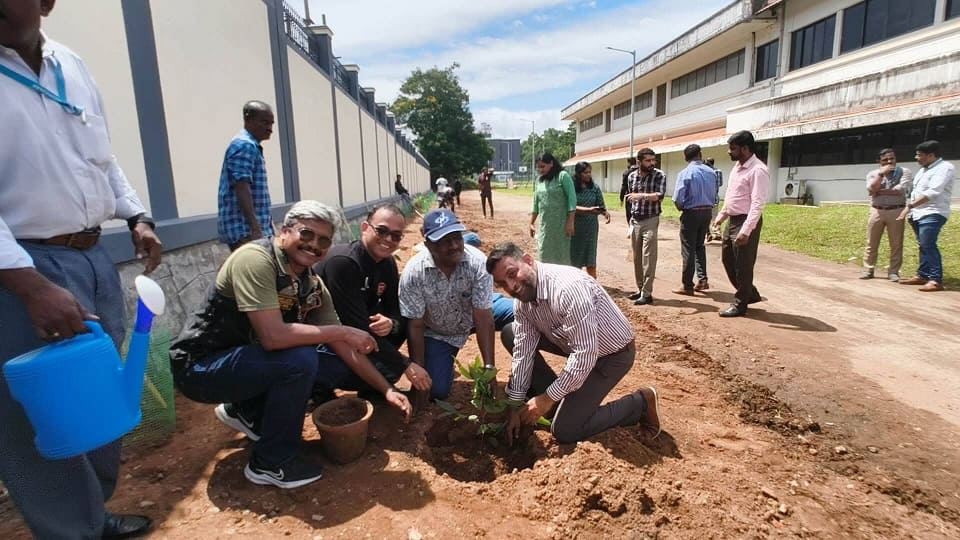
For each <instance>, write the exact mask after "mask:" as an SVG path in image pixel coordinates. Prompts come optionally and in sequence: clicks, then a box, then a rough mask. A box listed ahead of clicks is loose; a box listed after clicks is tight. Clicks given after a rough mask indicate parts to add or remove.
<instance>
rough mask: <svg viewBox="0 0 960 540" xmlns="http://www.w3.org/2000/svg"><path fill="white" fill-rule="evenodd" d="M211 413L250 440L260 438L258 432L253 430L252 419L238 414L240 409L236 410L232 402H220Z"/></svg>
mask: <svg viewBox="0 0 960 540" xmlns="http://www.w3.org/2000/svg"><path fill="white" fill-rule="evenodd" d="M213 414H214V415H216V417H217V420H220V421H221V422H223V423H224V424H226V425H228V426H230V427H231V428H233V429H235V430H237V431H239V432H240V433H243V434H244V435H246V436H247V438H248V439H250V440H251V441H254V442H256V441H259V440H260V434H259V433H257V432H256V431H254V424H253V421H252V420H249V419H247V418H246V417H244V416H243V415H242V414H240V411H238V410H237V408H236V407H235V406H234V405H233V403H221V404H219V405H217V408H216V409H214V410H213Z"/></svg>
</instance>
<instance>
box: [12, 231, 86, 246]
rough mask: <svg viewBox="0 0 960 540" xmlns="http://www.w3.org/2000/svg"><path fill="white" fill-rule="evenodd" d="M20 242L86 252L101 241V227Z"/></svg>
mask: <svg viewBox="0 0 960 540" xmlns="http://www.w3.org/2000/svg"><path fill="white" fill-rule="evenodd" d="M19 240H20V241H21V242H30V243H31V244H44V245H47V246H62V247H68V248H73V249H79V250H85V249H90V248H92V247H93V246H95V245H97V242H98V241H100V227H96V228H94V229H85V230H82V231H80V232H75V233H67V234H59V235H57V236H54V237H51V238H22V239H19Z"/></svg>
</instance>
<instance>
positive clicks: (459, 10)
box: [287, 0, 572, 59]
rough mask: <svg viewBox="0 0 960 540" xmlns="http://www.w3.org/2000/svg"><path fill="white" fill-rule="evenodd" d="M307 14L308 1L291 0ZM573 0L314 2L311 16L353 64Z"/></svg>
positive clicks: (337, 48)
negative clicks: (324, 24) (357, 58)
mask: <svg viewBox="0 0 960 540" xmlns="http://www.w3.org/2000/svg"><path fill="white" fill-rule="evenodd" d="M287 1H288V4H290V5H291V7H293V8H294V9H296V10H300V11H302V9H303V6H302V4H303V2H302V1H298V0H287ZM571 1H572V0H483V1H476V0H472V1H452V2H451V1H450V0H415V1H413V2H410V1H398V0H359V1H358V0H331V1H327V0H324V1H322V2H320V1H316V0H311V2H310V17H311V18H312V19H313V20H314V21H317V22H319V21H320V16H321V14H324V15H326V16H327V24H328V25H329V26H330V27H331V28H332V29H333V32H334V38H333V39H334V51H335V52H336V54H342V55H344V57H345V58H347V59H349V58H351V57H355V56H366V55H367V54H369V53H372V52H377V51H382V50H386V49H396V48H409V47H418V46H421V45H426V44H436V43H443V42H445V41H447V40H449V39H452V38H456V37H457V36H461V35H464V34H466V33H470V32H473V31H475V30H477V29H478V28H480V27H481V26H485V25H489V24H492V23H494V22H496V21H498V20H502V19H505V18H508V17H511V16H513V15H515V14H525V13H530V12H534V11H537V10H540V9H549V8H551V7H555V6H558V5H563V4H567V3H570V2H571Z"/></svg>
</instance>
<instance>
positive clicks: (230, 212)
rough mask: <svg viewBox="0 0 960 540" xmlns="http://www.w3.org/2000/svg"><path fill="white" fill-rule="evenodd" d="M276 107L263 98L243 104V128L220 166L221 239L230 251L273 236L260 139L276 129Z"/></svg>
mask: <svg viewBox="0 0 960 540" xmlns="http://www.w3.org/2000/svg"><path fill="white" fill-rule="evenodd" d="M273 123H274V118H273V110H271V109H270V106H269V105H267V104H266V103H264V102H262V101H248V102H247V103H246V104H245V105H244V106H243V129H242V130H241V131H240V133H237V134H236V135H235V136H234V137H233V139H232V140H231V141H230V146H228V147H227V152H226V154H225V155H224V156H223V168H222V169H221V170H220V191H219V193H218V194H217V210H218V218H219V219H218V220H217V221H218V222H217V230H218V232H219V234H220V241H221V242H223V243H224V244H227V245H228V246H230V251H234V250H236V249H237V248H238V247H240V246H242V245H243V244H246V243H247V242H249V241H251V240H257V239H259V238H270V237H272V236H273V222H272V220H271V218H270V190H269V186H268V185H267V162H266V160H265V159H264V158H263V146H261V144H260V143H261V142H263V141H265V140H267V139H269V138H270V134H272V133H273Z"/></svg>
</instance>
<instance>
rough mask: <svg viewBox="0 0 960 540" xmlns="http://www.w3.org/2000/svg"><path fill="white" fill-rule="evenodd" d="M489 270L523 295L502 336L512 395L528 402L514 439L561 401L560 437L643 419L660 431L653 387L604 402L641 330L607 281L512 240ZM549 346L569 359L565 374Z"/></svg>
mask: <svg viewBox="0 0 960 540" xmlns="http://www.w3.org/2000/svg"><path fill="white" fill-rule="evenodd" d="M487 272H489V273H491V274H493V280H494V282H495V283H496V284H497V285H498V286H499V287H500V288H502V289H503V290H504V291H506V292H507V293H508V294H509V295H510V296H513V297H514V298H516V299H517V300H518V302H517V304H516V308H515V313H514V316H515V319H516V320H515V322H513V323H511V324H508V325H507V326H505V327H504V328H503V330H502V331H501V340H502V341H503V345H504V346H505V347H506V348H507V350H508V351H510V353H511V354H512V355H513V366H512V370H511V375H510V383H509V384H508V385H507V390H506V391H507V396H508V397H509V398H510V399H512V400H515V401H526V404H525V405H524V406H522V407H519V408H516V409H513V410H512V412H511V414H510V418H509V420H508V421H507V439H508V440H510V441H512V438H513V437H514V436H516V435H517V433H518V432H519V429H520V427H521V426H522V425H523V424H533V423H535V422H536V421H537V419H539V418H540V417H541V416H544V415H547V414H549V412H550V411H551V410H553V409H554V407H556V410H555V412H554V414H553V423H552V426H551V431H552V432H553V435H554V436H555V437H556V438H557V440H558V441H560V442H576V441H581V440H583V439H586V438H588V437H591V436H593V435H595V434H597V433H600V432H601V431H605V430H607V429H609V428H611V427H614V426H631V425H639V426H640V430H641V433H642V434H644V435H645V436H648V437H650V438H653V437H656V436H657V435H659V434H660V415H659V409H658V406H657V392H656V390H654V388H653V387H648V388H643V389H640V390H637V391H635V392H633V393H631V394H627V395H626V396H623V397H621V398H620V399H618V400H616V401H611V402H610V403H607V404H605V405H603V406H600V402H602V401H603V399H604V398H605V397H606V396H607V394H608V393H609V392H610V390H612V389H613V387H614V386H616V384H617V383H618V382H620V379H622V378H623V377H624V375H626V374H627V372H628V371H630V367H631V366H633V359H634V356H635V355H636V348H635V346H634V342H633V341H634V334H633V328H631V326H630V323H629V322H627V319H626V317H624V316H623V313H621V312H620V310H619V309H618V308H617V306H616V305H615V304H614V303H613V300H611V299H610V296H609V295H607V292H606V291H605V290H604V289H603V287H601V286H600V284H599V283H597V282H596V281H595V280H594V279H593V278H591V277H590V276H589V275H587V274H585V273H584V272H582V271H580V270H579V269H577V268H572V267H569V266H562V265H557V264H547V263H540V262H535V261H534V260H533V258H532V257H531V256H530V255H528V254H525V253H524V252H523V251H522V250H521V249H520V248H519V247H517V246H516V245H514V244H513V243H509V242H508V243H506V244H501V245H499V246H497V247H496V248H495V249H494V250H493V251H492V252H491V253H490V255H488V256H487ZM541 350H543V351H547V352H550V353H553V354H558V355H561V356H566V357H567V364H566V366H565V367H564V368H563V370H562V371H561V372H560V375H557V374H556V373H555V372H554V371H553V370H552V369H551V368H550V366H549V365H548V364H547V363H546V361H545V360H544V359H543V356H542V355H541V354H540V352H539V351H541Z"/></svg>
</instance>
